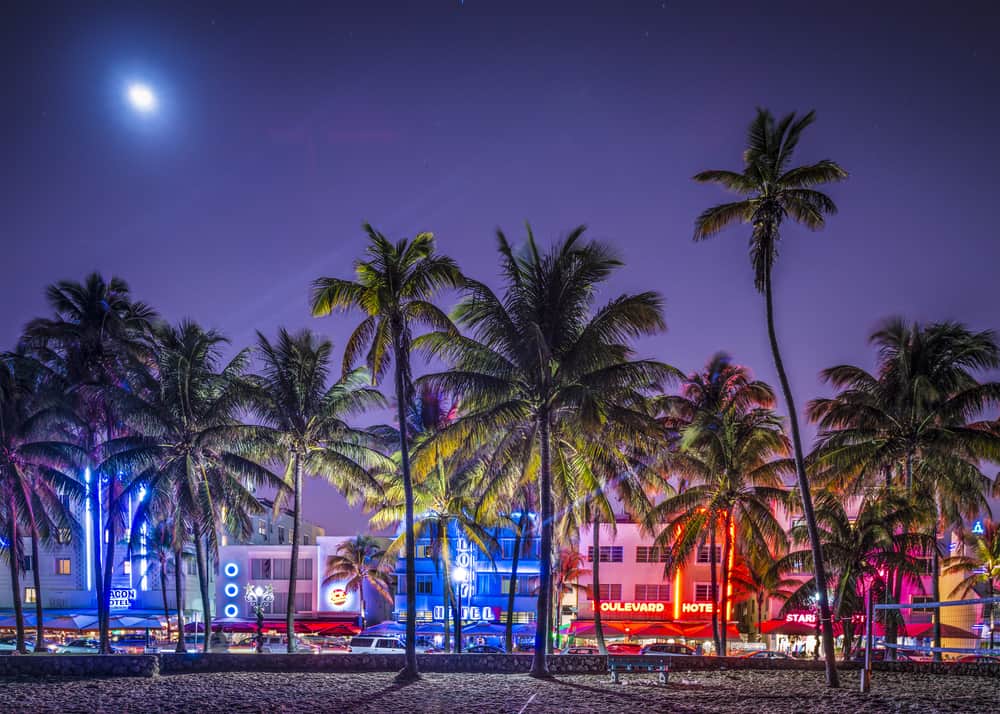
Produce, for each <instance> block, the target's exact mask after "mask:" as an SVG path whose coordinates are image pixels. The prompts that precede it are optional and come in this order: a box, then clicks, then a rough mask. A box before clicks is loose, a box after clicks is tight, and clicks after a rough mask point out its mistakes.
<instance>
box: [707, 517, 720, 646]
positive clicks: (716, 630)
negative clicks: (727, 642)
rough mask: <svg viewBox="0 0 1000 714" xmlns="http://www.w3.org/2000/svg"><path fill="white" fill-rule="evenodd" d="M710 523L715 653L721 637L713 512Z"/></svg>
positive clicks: (709, 550)
mask: <svg viewBox="0 0 1000 714" xmlns="http://www.w3.org/2000/svg"><path fill="white" fill-rule="evenodd" d="M711 518H712V523H711V525H710V526H709V529H708V563H709V569H710V571H711V573H710V576H709V577H710V584H709V587H710V588H711V590H712V644H713V645H715V655H716V657H718V656H719V655H720V654H721V653H722V638H721V637H720V636H719V572H718V568H717V567H716V563H717V562H718V561H717V560H716V558H715V525H716V520H715V514H714V513H713V514H712V515H711Z"/></svg>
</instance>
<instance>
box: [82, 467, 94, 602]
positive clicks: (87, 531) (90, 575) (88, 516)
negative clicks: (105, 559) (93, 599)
mask: <svg viewBox="0 0 1000 714" xmlns="http://www.w3.org/2000/svg"><path fill="white" fill-rule="evenodd" d="M83 482H84V501H85V503H86V507H85V509H84V512H83V513H84V517H83V522H84V528H83V530H84V544H85V547H84V550H85V551H86V553H85V554H84V558H85V559H86V561H87V590H88V591H90V590H92V589H93V587H94V549H93V547H92V543H91V538H93V533H94V528H93V524H94V514H93V513H92V512H91V510H90V469H89V468H87V469H84V471H83Z"/></svg>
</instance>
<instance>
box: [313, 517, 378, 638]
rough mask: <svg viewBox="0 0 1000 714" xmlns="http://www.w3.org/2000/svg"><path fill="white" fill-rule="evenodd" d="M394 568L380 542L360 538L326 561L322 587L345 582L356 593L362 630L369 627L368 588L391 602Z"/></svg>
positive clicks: (348, 590)
mask: <svg viewBox="0 0 1000 714" xmlns="http://www.w3.org/2000/svg"><path fill="white" fill-rule="evenodd" d="M392 570H393V569H392V566H391V565H390V563H389V559H388V558H386V557H385V551H384V550H383V549H382V547H381V546H380V545H379V542H378V541H377V540H376V539H375V538H373V537H371V536H366V535H359V536H357V537H355V538H352V539H351V540H346V541H344V542H343V543H341V544H340V545H338V546H337V552H336V554H334V555H331V556H330V557H329V558H327V561H326V573H325V574H324V575H323V584H324V585H328V584H329V583H331V582H343V583H344V588H345V589H346V590H347V592H356V593H357V594H358V598H359V600H360V602H361V629H362V631H364V629H365V627H366V626H367V612H368V611H367V608H366V607H365V586H366V585H370V586H371V587H373V588H374V589H375V592H377V593H378V594H379V595H381V596H382V597H384V598H385V599H386V601H388V602H392Z"/></svg>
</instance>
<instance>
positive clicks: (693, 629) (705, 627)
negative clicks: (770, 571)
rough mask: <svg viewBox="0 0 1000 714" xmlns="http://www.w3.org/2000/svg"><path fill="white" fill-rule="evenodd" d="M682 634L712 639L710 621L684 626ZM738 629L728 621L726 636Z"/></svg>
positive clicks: (733, 633)
mask: <svg viewBox="0 0 1000 714" xmlns="http://www.w3.org/2000/svg"><path fill="white" fill-rule="evenodd" d="M815 632H816V628H815V627H814V628H813V629H812V633H813V634H815ZM684 636H685V637H687V638H689V639H692V640H710V639H712V623H711V622H704V623H702V624H700V625H693V626H689V627H685V628H684ZM739 636H740V631H739V630H738V629H736V625H733V624H732V623H730V624H729V625H727V626H726V637H727V638H733V637H739Z"/></svg>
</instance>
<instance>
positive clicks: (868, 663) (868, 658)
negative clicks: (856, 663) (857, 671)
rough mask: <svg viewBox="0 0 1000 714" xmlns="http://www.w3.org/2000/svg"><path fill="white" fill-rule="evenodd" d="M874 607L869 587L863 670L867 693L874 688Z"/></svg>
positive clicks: (863, 686)
mask: <svg viewBox="0 0 1000 714" xmlns="http://www.w3.org/2000/svg"><path fill="white" fill-rule="evenodd" d="M873 614H874V607H873V605H872V590H871V588H868V593H867V598H866V602H865V668H864V669H863V670H862V671H861V693H862V694H867V693H868V692H870V691H871V688H872V633H873V627H874V624H873V622H872V621H873V620H874V619H875V618H874V617H872V615H873Z"/></svg>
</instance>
